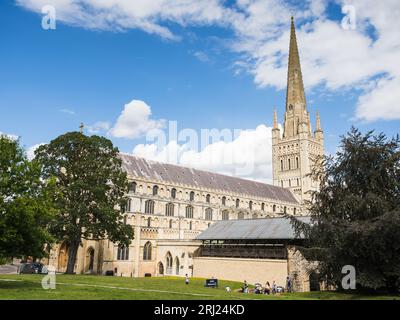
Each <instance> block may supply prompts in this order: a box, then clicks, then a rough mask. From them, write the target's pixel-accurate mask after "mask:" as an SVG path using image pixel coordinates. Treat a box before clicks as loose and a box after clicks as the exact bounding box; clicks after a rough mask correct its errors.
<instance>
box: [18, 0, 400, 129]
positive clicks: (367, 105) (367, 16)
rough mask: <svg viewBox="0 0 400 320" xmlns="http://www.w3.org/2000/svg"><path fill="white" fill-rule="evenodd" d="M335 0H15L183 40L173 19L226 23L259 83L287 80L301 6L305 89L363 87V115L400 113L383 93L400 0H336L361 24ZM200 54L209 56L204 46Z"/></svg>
mask: <svg viewBox="0 0 400 320" xmlns="http://www.w3.org/2000/svg"><path fill="white" fill-rule="evenodd" d="M329 2H330V1H328V0H306V1H303V2H301V3H300V4H299V3H296V2H294V1H290V0H236V1H235V2H233V3H232V2H227V1H222V0H209V1H198V0H174V1H169V0H152V1H150V0H135V1H119V0H107V1H106V0H97V1H95V0H79V1H73V0H17V3H18V4H19V5H20V6H23V7H25V8H27V9H29V10H32V11H35V12H40V10H41V8H42V6H43V5H49V4H50V5H54V6H55V8H56V12H57V19H58V20H59V21H62V22H64V23H67V24H70V25H75V26H81V27H84V28H90V29H104V30H116V31H119V30H125V29H132V28H135V29H141V30H143V31H145V32H148V33H150V34H157V35H159V36H160V37H162V38H165V39H179V35H177V34H174V33H173V32H172V31H171V29H170V26H171V23H175V24H178V25H181V26H183V27H185V26H189V25H190V26H199V25H218V26H222V27H225V28H227V29H230V30H232V31H233V32H234V36H233V38H232V39H230V40H231V41H230V43H231V49H232V50H233V51H235V52H237V53H239V54H240V57H239V58H238V59H237V61H236V62H235V63H234V66H235V67H236V68H237V67H239V68H244V69H245V71H248V72H250V73H251V74H253V75H254V81H255V83H256V85H258V86H261V87H265V86H272V87H275V88H277V89H283V88H284V87H285V85H286V83H285V81H286V66H287V52H288V40H289V27H288V26H289V21H290V15H291V14H292V13H295V19H296V24H297V27H298V41H299V46H300V51H301V59H302V66H303V75H304V82H305V85H306V87H307V89H308V90H310V89H312V88H314V87H316V86H319V85H322V86H325V88H326V90H327V91H330V92H332V91H338V90H340V91H343V90H348V89H354V88H357V89H360V90H361V96H360V99H359V101H358V105H357V109H356V113H355V115H356V117H357V118H359V119H362V120H367V121H373V120H377V119H386V120H389V119H400V116H399V112H398V108H397V107H394V105H391V106H386V107H385V108H381V106H382V102H381V101H382V100H380V99H379V98H380V97H382V95H384V94H386V93H389V91H390V89H392V88H394V87H396V86H397V84H398V83H399V81H400V80H399V79H400V64H399V63H398V57H399V56H400V37H399V36H398V30H400V19H399V18H398V17H399V16H400V6H399V4H398V0H385V1H376V0H334V1H333V2H335V3H336V4H338V5H344V4H350V5H353V6H354V8H355V9H356V18H357V28H356V30H344V29H343V28H342V27H341V23H340V21H333V20H329V19H328V17H327V14H326V9H327V6H328V4H329ZM228 3H229V4H228ZM370 30H373V31H374V35H373V36H372V35H371V33H370ZM203 53H204V54H207V53H206V52H203ZM197 56H198V58H200V59H203V58H204V57H205V56H204V55H203V54H201V53H200V54H199V53H198V54H197ZM238 72H239V71H238V70H237V69H236V70H235V73H238ZM375 84H376V85H375ZM390 94H391V95H392V97H393V98H389V97H387V96H385V97H384V99H385V100H388V99H390V101H389V102H391V101H392V100H394V101H398V100H399V98H400V90H396V91H395V92H394V91H391V92H390ZM393 109H394V110H393ZM393 111H394V112H393Z"/></svg>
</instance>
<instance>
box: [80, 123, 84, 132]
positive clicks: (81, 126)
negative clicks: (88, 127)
mask: <svg viewBox="0 0 400 320" xmlns="http://www.w3.org/2000/svg"><path fill="white" fill-rule="evenodd" d="M83 128H85V126H84V124H83V122H81V125H80V126H79V132H80V133H83Z"/></svg>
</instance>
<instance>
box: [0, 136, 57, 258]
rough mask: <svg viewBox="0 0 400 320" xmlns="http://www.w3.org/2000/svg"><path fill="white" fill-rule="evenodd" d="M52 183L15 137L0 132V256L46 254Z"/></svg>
mask: <svg viewBox="0 0 400 320" xmlns="http://www.w3.org/2000/svg"><path fill="white" fill-rule="evenodd" d="M52 185H54V183H52V181H51V180H47V181H44V180H42V179H41V170H40V166H39V164H38V163H37V162H36V161H32V162H31V161H29V160H28V159H27V157H26V154H25V152H24V150H23V149H22V148H21V147H20V145H19V141H18V140H15V139H10V138H8V137H7V136H4V135H0V257H2V258H3V259H4V258H11V257H26V256H31V257H36V258H41V257H44V256H46V254H47V251H46V249H47V248H49V245H50V244H51V242H52V241H53V238H52V237H51V235H50V233H49V231H48V226H49V223H50V222H51V220H52V218H53V217H54V213H55V212H54V209H53V206H52V201H51V198H52V197H51V193H52V190H53V188H52V187H51V186H52Z"/></svg>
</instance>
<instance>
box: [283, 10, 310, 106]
mask: <svg viewBox="0 0 400 320" xmlns="http://www.w3.org/2000/svg"><path fill="white" fill-rule="evenodd" d="M299 107H302V109H305V108H306V98H305V94H304V85H303V76H302V73H301V65H300V57H299V49H298V47H297V38H296V28H295V26H294V19H293V17H292V19H291V28H290V46H289V63H288V76H287V93H286V110H290V109H292V108H293V109H294V108H295V109H297V108H299Z"/></svg>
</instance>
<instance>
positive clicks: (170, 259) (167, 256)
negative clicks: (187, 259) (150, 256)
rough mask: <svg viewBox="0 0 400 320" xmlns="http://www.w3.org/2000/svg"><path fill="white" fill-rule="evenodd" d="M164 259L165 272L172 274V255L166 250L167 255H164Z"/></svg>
mask: <svg viewBox="0 0 400 320" xmlns="http://www.w3.org/2000/svg"><path fill="white" fill-rule="evenodd" d="M166 260H167V263H166V265H167V270H166V271H167V274H172V255H171V253H170V252H169V251H168V252H167V255H166Z"/></svg>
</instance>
